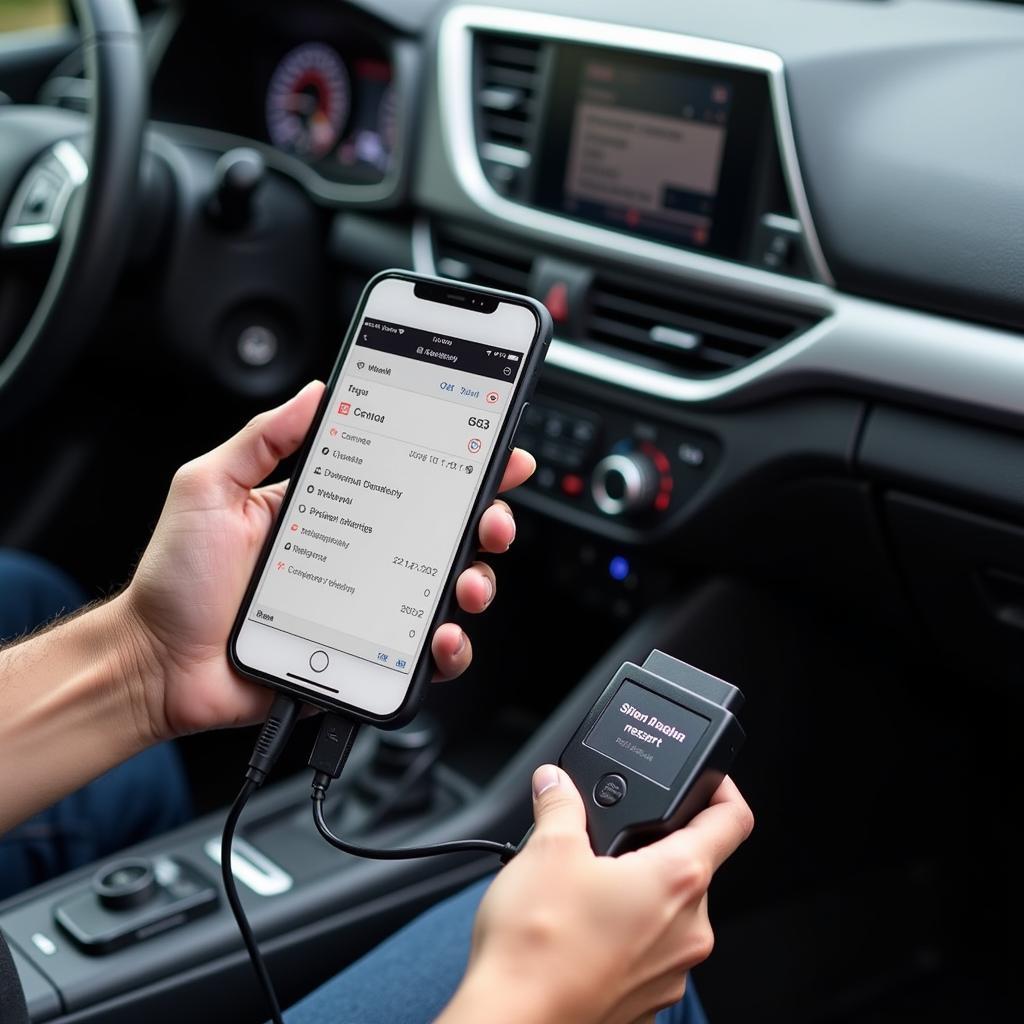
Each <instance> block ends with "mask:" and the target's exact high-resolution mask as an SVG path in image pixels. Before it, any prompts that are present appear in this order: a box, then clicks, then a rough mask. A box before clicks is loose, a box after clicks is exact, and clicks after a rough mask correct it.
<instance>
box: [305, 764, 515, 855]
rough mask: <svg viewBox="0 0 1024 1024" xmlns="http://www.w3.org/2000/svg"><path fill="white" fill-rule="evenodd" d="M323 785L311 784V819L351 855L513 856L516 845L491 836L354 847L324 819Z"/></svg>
mask: <svg viewBox="0 0 1024 1024" xmlns="http://www.w3.org/2000/svg"><path fill="white" fill-rule="evenodd" d="M325 793H326V789H325V788H320V787H318V786H317V784H316V782H314V783H313V792H312V794H311V795H312V797H313V821H314V822H316V829H317V831H318V832H319V833H320V835H322V836H323V837H324V839H326V840H327V842H329V843H330V844H331V846H333V847H334V848H335V849H336V850H341V851H342V853H350V854H352V856H353V857H365V858H367V859H369V860H411V859H413V858H415V857H438V856H440V855H442V854H445V853H494V854H497V855H498V856H499V857H501V858H502V859H503V860H504V859H509V858H511V857H513V856H515V853H516V847H514V846H513V845H512V844H511V843H498V842H495V841H494V840H491V839H455V840H452V841H451V842H447V843H432V844H431V845H429V846H403V847H399V848H398V849H397V850H375V849H373V848H371V847H368V846H357V845H356V844H355V843H350V842H348V841H347V840H345V839H342V838H341V837H340V836H336V835H335V834H334V833H333V832H332V831H331V827H330V825H328V824H327V820H326V818H324V794H325Z"/></svg>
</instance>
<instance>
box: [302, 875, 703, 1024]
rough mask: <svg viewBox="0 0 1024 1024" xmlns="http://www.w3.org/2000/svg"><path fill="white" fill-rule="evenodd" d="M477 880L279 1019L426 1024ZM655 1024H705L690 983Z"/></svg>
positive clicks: (451, 983) (439, 1004) (451, 967)
mask: <svg viewBox="0 0 1024 1024" xmlns="http://www.w3.org/2000/svg"><path fill="white" fill-rule="evenodd" d="M489 884H490V879H485V880H484V881H482V882H479V883H477V884H476V885H473V886H471V887H470V888H468V889H465V890H463V891H462V892H460V893H458V894H457V895H455V896H452V897H451V898H450V899H447V900H445V901H444V902H442V903H439V904H438V905H437V906H435V907H432V908H431V909H430V910H428V911H427V912H426V913H424V914H422V915H420V917H418V918H416V920H415V921H412V922H411V923H410V924H408V925H406V926H405V927H404V928H403V929H402V930H401V931H399V932H396V933H395V934H394V935H393V936H392V937H391V938H390V939H388V940H387V941H386V942H383V943H381V945H379V946H378V947H377V948H376V949H374V950H372V951H371V952H370V953H367V954H366V956H364V957H363V958H362V959H361V960H357V961H356V962H355V963H354V964H352V966H351V967H348V968H347V969H346V970H344V971H342V972H341V974H339V975H337V976H336V977H334V978H332V979H331V980H330V981H328V982H327V983H326V984H324V985H322V986H321V987H320V988H318V989H317V990H316V991H315V992H312V993H311V994H310V995H308V996H306V998H305V999H303V1000H302V1001H301V1002H299V1003H296V1004H295V1006H293V1007H292V1008H291V1009H290V1010H288V1011H287V1012H286V1013H285V1020H286V1022H287V1024H427V1022H429V1021H432V1020H434V1019H435V1018H436V1017H437V1016H438V1014H440V1012H441V1010H442V1009H444V1006H445V1004H446V1003H447V1002H448V1000H449V999H451V997H452V994H453V993H454V992H455V989H456V988H457V987H458V984H459V981H460V980H461V978H462V973H463V970H464V969H465V966H466V962H467V960H468V958H469V942H470V936H471V935H472V931H473V918H474V916H475V915H476V909H477V906H478V905H479V903H480V900H481V898H482V897H483V894H484V891H485V890H486V888H487V886H488V885H489ZM657 1021H658V1024H707V1018H706V1017H705V1015H704V1010H703V1008H702V1007H701V1005H700V1000H699V999H698V998H697V993H696V990H695V989H694V987H693V985H692V983H691V984H688V985H687V987H686V995H685V996H684V997H683V999H682V1000H681V1001H680V1002H679V1003H677V1004H676V1005H675V1006H670V1007H669V1008H668V1009H665V1010H662V1011H661V1013H659V1014H658V1018H657Z"/></svg>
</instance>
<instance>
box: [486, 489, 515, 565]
mask: <svg viewBox="0 0 1024 1024" xmlns="http://www.w3.org/2000/svg"><path fill="white" fill-rule="evenodd" d="M478 532H479V534H480V547H481V548H483V550H484V551H490V552H491V553H492V554H495V555H500V554H502V553H504V552H505V551H508V549H509V548H510V547H511V545H512V541H514V540H515V539H516V518H515V516H514V515H512V510H511V509H510V508H509V507H508V505H506V504H505V502H503V501H501V500H500V499H499V500H497V501H495V502H494V504H493V505H491V507H490V508H488V509H487V510H486V511H485V512H484V514H483V515H482V516H481V517H480V529H479V531H478Z"/></svg>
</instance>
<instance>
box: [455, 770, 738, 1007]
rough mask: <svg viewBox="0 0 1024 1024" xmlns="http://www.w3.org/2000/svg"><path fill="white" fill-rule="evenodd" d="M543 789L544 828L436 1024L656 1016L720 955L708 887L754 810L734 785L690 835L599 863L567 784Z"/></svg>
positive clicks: (551, 778)
mask: <svg viewBox="0 0 1024 1024" xmlns="http://www.w3.org/2000/svg"><path fill="white" fill-rule="evenodd" d="M534 793H535V797H534V808H535V814H536V818H537V827H536V829H535V831H534V833H533V835H532V836H531V837H530V840H529V842H528V843H527V844H526V846H525V847H524V849H523V851H522V852H521V853H520V854H519V855H518V856H517V857H516V858H515V859H514V860H513V861H512V862H511V863H510V864H509V865H508V866H507V867H505V868H503V869H502V871H501V873H500V874H499V875H498V877H497V879H496V880H495V881H494V884H493V885H492V886H491V887H490V889H488V891H487V894H486V896H485V897H484V900H483V902H482V903H481V905H480V910H479V912H478V913H477V918H476V925H475V927H474V933H473V945H472V951H471V954H470V964H469V969H468V971H467V974H466V978H465V979H464V981H463V984H462V986H461V987H460V989H459V991H458V992H457V993H456V995H455V997H454V998H453V1000H452V1002H451V1003H450V1004H449V1006H448V1008H447V1009H446V1011H445V1013H444V1014H443V1015H442V1016H441V1018H440V1020H439V1022H438V1024H462V1022H463V1021H474V1020H481V1019H484V1018H486V1019H488V1020H491V1021H495V1022H498V1021H504V1020H506V1019H508V1020H529V1021H531V1022H533V1024H541V1022H547V1021H552V1022H554V1021H557V1022H560V1024H570V1022H572V1024H576V1022H578V1024H598V1022H600V1024H630V1022H635V1021H638V1020H649V1019H650V1016H651V1015H652V1014H654V1013H655V1012H656V1011H657V1010H658V1009H660V1008H661V1007H664V1006H670V1005H671V1004H673V1003H675V1002H678V1000H680V999H681V998H682V996H683V992H684V990H685V986H686V972H687V971H689V970H690V968H692V967H694V966H695V965H696V964H699V963H700V962H701V961H702V960H705V959H706V958H707V957H708V955H709V954H710V953H711V948H712V945H713V941H714V935H713V933H712V930H711V924H710V922H709V920H708V911H707V892H708V885H709V884H710V882H711V878H712V875H713V874H714V872H715V871H716V870H717V869H718V868H719V867H720V866H721V864H722V863H723V862H724V861H725V860H726V858H728V857H729V856H730V855H731V854H732V853H733V852H734V851H735V850H736V848H737V847H738V846H739V845H740V844H741V843H742V842H743V841H744V840H745V839H746V838H747V836H748V835H749V834H750V831H751V829H752V828H753V823H754V819H753V815H752V814H751V812H750V808H749V807H748V806H747V803H746V801H745V800H744V799H743V797H742V796H741V795H740V792H739V790H738V789H737V788H736V786H735V785H734V784H733V782H732V781H731V780H730V779H728V778H727V779H725V781H724V782H723V783H722V784H721V786H720V787H719V788H718V790H717V792H716V793H715V795H714V796H713V797H712V800H711V804H710V806H708V807H707V808H706V809H705V810H704V811H702V812H701V813H700V814H698V815H697V816H696V817H695V818H694V819H693V820H692V821H691V822H690V823H689V824H688V825H687V826H686V827H685V828H682V829H680V830H679V831H677V832H674V833H673V834H672V835H670V836H667V837H665V838H664V839H661V840H659V841H658V842H656V843H653V844H652V845H650V846H647V847H644V848H643V849H641V850H637V851H635V852H633V853H626V854H623V855H622V856H621V857H597V856H595V855H594V853H593V852H592V850H591V849H590V843H589V840H588V839H587V832H586V816H585V813H584V809H583V802H582V800H581V799H580V795H579V793H578V792H577V791H576V788H575V786H574V785H573V783H572V780H571V779H570V778H569V776H568V775H566V774H565V773H564V772H563V771H561V769H559V768H556V767H554V766H552V765H545V766H544V767H542V768H538V769H537V772H536V773H535V774H534ZM484 1007H487V1008H488V1009H487V1012H486V1013H484V1014H483V1016H481V1014H482V1012H483V1008H484Z"/></svg>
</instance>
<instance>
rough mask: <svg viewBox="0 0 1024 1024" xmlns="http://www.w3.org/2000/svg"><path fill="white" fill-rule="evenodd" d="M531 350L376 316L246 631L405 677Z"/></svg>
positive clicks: (366, 327) (352, 355) (345, 374)
mask: <svg viewBox="0 0 1024 1024" xmlns="http://www.w3.org/2000/svg"><path fill="white" fill-rule="evenodd" d="M423 304H424V305H437V304H430V303H423ZM373 309H374V306H373V305H372V303H371V305H369V306H368V311H372V310H373ZM443 309H444V307H441V310H442V311H443ZM438 315H440V314H439V313H434V314H433V316H434V317H435V318H436V317H437V316H438ZM530 341H531V339H530V338H529V337H526V338H519V339H512V338H509V339H508V340H507V342H505V344H506V345H507V346H512V345H513V344H518V345H519V348H518V349H516V348H512V347H496V346H495V345H492V344H488V343H480V342H478V341H474V340H472V339H470V338H464V337H456V336H454V335H450V334H443V333H439V332H438V331H436V330H427V329H422V328H418V327H414V326H410V325H409V324H408V323H399V322H395V321H392V320H387V319H382V318H380V317H377V316H373V315H370V312H368V314H367V315H366V316H365V318H364V319H363V321H362V323H361V324H360V326H359V328H358V332H357V335H356V341H355V344H354V345H353V346H352V347H351V348H350V350H349V353H348V355H347V357H346V359H345V363H344V365H343V367H342V372H341V374H340V377H339V380H338V383H337V385H336V387H335V389H334V392H333V394H332V395H331V399H330V408H329V411H328V414H327V415H326V416H325V418H324V420H323V423H322V424H321V427H320V430H319V433H318V435H317V437H316V440H315V443H314V445H313V448H312V452H311V454H310V457H309V459H308V461H307V463H306V465H305V467H304V468H303V471H302V474H301V477H300V479H299V481H298V486H297V489H296V491H295V494H294V497H293V498H292V502H291V505H290V507H289V508H288V511H287V513H286V514H285V518H284V520H283V521H282V524H281V528H280V530H279V534H278V539H277V542H276V545H275V547H274V550H273V551H272V552H271V556H270V560H269V562H268V564H267V567H266V569H265V570H264V575H263V578H262V580H261V581H260V584H259V587H258V589H257V592H256V596H255V599H254V600H253V602H252V604H251V605H250V608H249V613H248V619H249V621H250V622H258V623H261V624H262V625H264V626H267V627H270V628H271V629H276V630H282V631H284V632H286V633H291V634H293V635H296V636H299V637H302V638H304V639H308V640H311V641H313V642H314V643H316V644H318V645H320V646H323V647H324V648H327V649H329V650H331V651H342V652H345V653H347V654H351V655H353V656H355V657H358V658H363V659H365V660H367V661H370V662H373V663H375V664H377V665H380V666H382V667H384V668H388V669H392V670H394V671H396V672H402V673H408V672H410V671H411V670H412V668H413V666H414V665H415V663H416V659H417V657H418V655H419V652H420V649H421V646H422V643H423V641H424V639H425V633H426V631H427V630H428V629H429V626H430V622H431V618H432V616H433V611H434V608H435V606H436V604H437V601H438V599H439V596H440V592H441V590H442V588H443V586H444V583H445V580H446V577H447V574H448V570H449V569H450V567H451V563H452V560H453V558H454V556H455V551H456V547H457V545H458V542H459V540H460V538H461V537H462V534H463V532H464V531H465V528H466V522H467V519H468V517H469V513H470V511H471V509H472V506H473V502H474V500H475V498H476V496H477V493H478V491H479V489H480V486H481V482H482V478H483V475H484V470H485V468H486V466H487V462H488V457H489V456H490V455H491V454H492V447H493V445H494V444H495V443H496V438H497V437H498V435H499V433H500V429H501V426H502V423H503V422H504V420H505V417H506V413H507V410H508V408H509V406H510V405H511V404H512V396H513V392H514V390H515V384H516V381H517V379H518V378H519V375H520V372H521V370H522V367H523V360H524V358H525V352H526V349H527V348H528V347H529V343H530Z"/></svg>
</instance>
